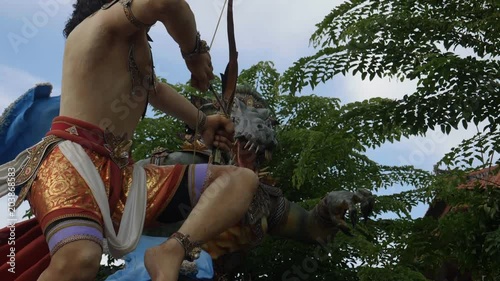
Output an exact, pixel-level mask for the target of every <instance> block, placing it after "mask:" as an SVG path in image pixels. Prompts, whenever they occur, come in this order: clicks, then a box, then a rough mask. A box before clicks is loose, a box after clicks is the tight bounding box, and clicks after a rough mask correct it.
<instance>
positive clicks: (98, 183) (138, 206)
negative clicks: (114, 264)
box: [59, 141, 147, 258]
mask: <svg viewBox="0 0 500 281" xmlns="http://www.w3.org/2000/svg"><path fill="white" fill-rule="evenodd" d="M59 149H60V150H61V152H62V153H63V155H64V156H65V157H66V158H67V159H68V160H69V162H70V163H71V164H72V165H73V166H74V167H75V169H76V170H77V171H78V173H80V175H81V176H82V178H83V179H84V180H85V182H86V183H87V185H88V186H89V187H90V190H91V191H92V194H93V195H94V198H95V200H96V201H97V205H99V209H100V210H101V214H102V217H103V220H104V231H105V237H106V239H107V244H108V247H109V252H110V253H111V255H112V256H113V257H115V258H121V257H123V256H124V255H125V254H127V253H129V252H131V251H133V250H134V249H135V248H136V246H137V244H138V243H139V239H140V236H141V234H142V230H143V227H144V220H145V217H146V200H147V194H146V172H145V171H144V167H143V166H141V165H140V164H135V165H134V172H133V176H132V186H131V187H130V191H129V194H128V198H127V202H126V204H125V210H124V213H123V216H122V219H121V222H120V227H119V229H118V235H117V234H116V232H115V229H114V228H113V222H112V221H111V214H110V210H109V203H108V197H107V195H106V190H105V187H104V183H103V181H102V179H101V176H100V175H99V173H98V172H97V169H96V168H95V166H94V164H93V162H92V160H91V159H90V157H89V156H88V155H87V153H86V152H85V150H84V149H83V148H82V146H81V145H79V144H77V143H74V142H71V141H63V142H62V143H60V144H59Z"/></svg>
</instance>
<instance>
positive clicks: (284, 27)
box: [0, 0, 473, 227]
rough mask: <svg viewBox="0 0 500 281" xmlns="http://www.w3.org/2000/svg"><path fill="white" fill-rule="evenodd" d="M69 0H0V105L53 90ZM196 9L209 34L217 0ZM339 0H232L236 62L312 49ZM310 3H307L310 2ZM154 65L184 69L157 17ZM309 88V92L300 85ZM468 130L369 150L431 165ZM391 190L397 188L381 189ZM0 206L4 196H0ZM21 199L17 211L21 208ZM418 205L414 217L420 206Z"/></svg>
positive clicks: (396, 92) (388, 92)
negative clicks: (43, 88)
mask: <svg viewBox="0 0 500 281" xmlns="http://www.w3.org/2000/svg"><path fill="white" fill-rule="evenodd" d="M73 2H74V0H22V1H20V0H0V6H1V7H2V9H1V10H0V112H2V111H3V109H4V108H5V107H7V106H8V105H9V104H10V103H11V102H12V101H14V100H15V99H16V98H17V97H19V96H20V95H22V94H23V93H24V92H25V91H26V90H28V89H29V88H31V87H33V86H34V85H35V84H36V83H39V82H50V83H52V84H53V86H54V91H53V95H59V94H60V84H61V69H62V54H63V50H64V38H63V36H62V29H63V27H64V23H65V21H66V20H67V18H68V17H69V15H70V13H71V11H72V7H71V5H72V3H73ZM188 2H189V3H190V5H191V8H192V10H193V12H194V14H195V16H196V19H197V24H198V29H199V30H200V32H201V34H202V37H203V38H205V39H206V40H207V41H209V42H210V40H211V38H212V35H213V33H214V29H215V26H216V22H217V18H218V16H219V13H220V10H221V8H222V3H223V2H224V0H208V1H194V0H192V1H188ZM340 2H341V1H338V0H336V1H332V0H315V1H314V2H310V3H308V5H306V4H305V2H304V1H298V0H276V1H266V0H252V1H250V0H246V1H245V0H234V13H235V33H236V40H237V47H238V51H239V65H240V69H244V68H247V67H249V66H251V65H253V64H255V63H257V62H259V61H264V60H271V61H273V62H274V63H275V64H276V67H277V68H278V70H279V71H281V72H282V71H284V70H286V69H287V68H288V67H289V66H291V65H292V63H293V62H294V61H296V60H297V59H299V58H300V57H303V56H306V55H309V54H312V53H313V52H314V49H313V48H312V47H310V46H309V42H308V39H309V37H310V35H311V34H312V32H313V31H314V30H315V24H316V23H318V22H320V21H321V20H322V19H323V17H324V16H325V15H326V14H327V13H328V12H329V11H330V10H331V9H332V8H333V7H335V6H336V5H338V4H339V3H340ZM312 3H314V5H313V4H312ZM151 36H152V37H153V40H154V43H153V44H152V45H153V53H154V58H155V64H156V71H157V74H158V75H159V76H162V77H165V78H167V80H168V81H169V82H171V83H176V82H181V83H183V82H185V81H187V80H188V79H189V72H188V71H187V70H186V67H185V65H184V63H183V60H182V58H181V56H180V55H179V49H178V47H177V46H176V44H175V42H173V40H171V39H170V37H169V36H168V34H167V33H166V31H165V29H164V28H163V27H162V26H161V25H160V24H157V25H156V26H155V27H153V29H152V31H151ZM211 55H212V59H213V65H214V68H215V72H216V73H220V72H223V71H224V68H225V65H226V63H227V60H228V51H227V39H226V24H225V20H224V18H223V21H222V23H221V25H220V28H219V31H218V33H217V36H216V39H215V42H214V44H213V47H212V52H211ZM414 89H415V83H414V82H404V83H401V82H396V81H390V80H388V79H375V80H373V81H371V82H369V81H362V80H361V78H360V77H359V76H355V77H352V76H347V77H343V76H339V77H336V78H334V79H333V81H330V82H328V83H327V84H324V85H321V86H320V87H318V88H317V89H315V91H314V93H315V94H317V95H322V96H331V97H338V98H340V99H341V100H342V102H344V103H346V102H352V101H360V100H364V99H368V98H371V97H388V98H399V97H402V96H403V95H405V94H411V93H412V92H413V91H414ZM305 93H312V92H305ZM472 134H473V131H472V130H469V131H463V130H462V131H457V132H452V134H450V135H448V136H444V135H442V134H441V133H439V132H430V133H429V134H428V135H427V137H425V138H411V139H404V140H402V141H401V142H399V143H396V144H385V145H383V146H382V147H380V148H378V149H375V150H370V151H369V152H368V154H369V156H371V157H372V158H373V159H374V160H376V161H378V162H379V163H381V164H387V165H414V166H415V167H417V168H421V169H426V170H432V165H433V164H434V163H436V162H437V161H438V160H439V159H441V157H443V156H444V154H445V153H446V152H448V151H449V150H450V148H451V147H452V146H454V145H456V144H458V143H459V142H460V141H461V140H462V139H464V138H465V137H467V136H470V135H472ZM394 192H398V190H397V188H391V189H389V190H385V191H382V192H381V193H382V194H390V193H394ZM0 206H6V198H2V199H0ZM26 208H27V204H24V205H23V208H22V209H21V210H19V211H18V217H21V216H22V214H24V210H25V209H26ZM426 209H427V207H426V206H424V205H421V206H419V207H418V208H415V209H414V210H413V212H412V215H413V216H414V217H420V216H422V215H423V214H424V213H425V210H426ZM6 219H7V213H6V211H4V208H2V209H0V227H2V226H4V225H6V224H7V223H6Z"/></svg>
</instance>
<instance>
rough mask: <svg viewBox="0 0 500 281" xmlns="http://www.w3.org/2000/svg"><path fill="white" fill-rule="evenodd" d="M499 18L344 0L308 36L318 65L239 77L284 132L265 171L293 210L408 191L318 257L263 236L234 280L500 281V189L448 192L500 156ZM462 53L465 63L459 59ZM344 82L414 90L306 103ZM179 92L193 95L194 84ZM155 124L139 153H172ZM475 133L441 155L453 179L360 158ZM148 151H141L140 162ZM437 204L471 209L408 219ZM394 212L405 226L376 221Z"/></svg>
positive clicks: (464, 10)
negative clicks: (325, 86) (364, 193)
mask: <svg viewBox="0 0 500 281" xmlns="http://www.w3.org/2000/svg"><path fill="white" fill-rule="evenodd" d="M498 17H499V4H498V3H497V2H496V1H458V0H455V1H453V0H451V1H388V0H385V1H361V0H359V1H350V2H345V3H343V4H342V5H340V6H338V7H336V8H335V9H333V11H332V12H331V13H330V14H328V15H327V16H326V17H325V19H324V20H323V21H322V22H321V23H319V24H318V29H317V31H316V32H315V33H314V34H313V36H312V38H311V41H312V43H313V46H314V47H316V48H318V49H319V50H318V52H317V54H315V55H313V56H310V57H305V58H302V59H300V60H299V61H297V62H296V63H295V64H294V65H293V66H292V67H291V68H290V69H289V70H288V71H286V72H285V73H284V74H280V73H278V72H277V71H276V70H275V69H274V67H273V65H272V63H270V62H260V63H258V64H256V65H254V66H252V67H250V68H249V69H247V70H243V71H242V72H241V75H240V78H239V83H240V84H249V85H252V86H254V87H256V88H257V89H258V90H259V91H260V92H261V94H262V95H264V96H265V97H266V98H267V99H268V100H269V101H270V102H269V103H270V105H271V106H272V108H273V109H274V111H275V112H276V115H277V118H278V120H279V121H280V123H281V126H280V127H279V131H278V141H279V147H278V148H277V151H276V152H275V154H274V157H273V161H272V163H271V164H270V166H271V168H270V170H271V171H272V172H273V176H274V177H275V178H277V179H278V181H279V184H280V186H281V187H282V188H283V190H284V192H285V194H286V196H287V197H288V198H289V199H291V200H292V201H296V202H299V203H300V204H302V205H303V206H304V207H306V208H310V207H311V206H313V205H314V204H315V203H316V202H317V201H318V200H319V199H320V198H321V197H322V196H323V195H324V194H325V193H326V192H327V191H331V190H340V189H347V190H352V189H354V188H360V187H365V188H368V189H370V190H373V191H377V190H379V189H383V188H387V187H389V186H393V185H407V186H413V187H414V188H413V189H411V190H410V191H403V192H399V193H396V194H393V195H390V196H379V197H378V198H377V206H376V210H375V212H376V215H377V218H372V219H371V220H369V221H368V222H366V223H364V224H360V225H358V226H357V228H355V229H354V230H353V233H354V237H348V236H346V235H344V234H338V235H337V236H336V237H335V240H334V241H327V242H329V243H324V244H322V245H320V246H318V245H304V244H300V243H298V242H293V241H287V240H282V239H276V238H270V239H267V240H266V241H265V242H264V244H263V245H261V246H260V247H258V248H256V249H254V250H253V251H251V252H250V256H249V258H248V261H247V263H246V264H245V265H246V268H244V269H243V270H242V272H243V273H250V274H252V276H253V279H259V280H341V281H342V280H345V281H347V280H349V281H350V280H353V281H354V280H356V281H357V280H360V281H371V280H373V281H378V280H401V281H409V280H412V281H416V280H425V277H424V274H423V273H432V272H433V271H434V270H435V269H438V268H439V266H440V265H441V264H442V263H443V262H445V261H449V260H450V258H453V260H454V262H456V263H457V264H458V265H459V267H460V268H462V269H464V270H467V271H469V272H471V273H472V274H473V276H474V277H475V278H478V280H481V278H482V277H483V276H484V277H485V278H486V279H485V280H494V279H493V278H495V276H498V275H499V267H498V260H500V259H499V253H500V230H499V225H500V224H499V223H500V210H499V207H498V203H497V202H498V201H499V199H500V192H499V191H498V189H496V188H493V187H494V186H491V185H490V188H486V189H477V190H474V191H465V190H460V191H457V190H456V187H457V185H459V184H460V183H462V182H463V181H464V176H465V175H466V174H467V173H468V172H470V171H471V170H473V167H475V166H478V165H477V161H479V160H480V161H479V162H480V163H479V164H480V165H479V167H484V166H487V165H491V163H492V161H493V160H492V159H493V156H494V153H495V152H497V153H498V152H499V150H500V144H499V140H500V138H499V124H498V122H499V121H498V112H500V111H499V109H500V108H499V107H500V94H499V92H498V91H499V90H498V89H499V87H498V86H499V79H498V78H499V76H498V69H499V62H498V60H497V57H498V55H499V54H498V52H499V50H500V48H499V38H498V36H499V32H498V31H499V30H498V29H499V25H498ZM461 48H465V49H467V50H468V51H469V52H471V53H473V54H472V55H468V56H464V55H459V54H458V53H456V52H455V50H457V49H461ZM347 73H352V74H353V75H356V74H359V75H361V77H362V78H363V79H373V78H374V77H375V76H378V77H380V78H393V79H394V78H397V79H402V80H405V79H408V80H417V81H418V87H417V89H416V91H415V93H413V94H411V95H407V96H405V97H404V98H403V99H400V100H387V99H382V98H375V99H371V100H366V101H362V102H355V103H351V104H345V105H343V104H341V102H340V101H339V100H338V99H335V98H326V97H319V96H316V95H312V94H310V92H306V93H303V92H305V91H306V87H307V86H312V88H313V89H314V87H315V86H317V85H318V84H319V83H323V82H326V81H327V80H329V79H331V78H332V77H334V76H335V75H338V74H344V75H346V74H347ZM176 87H179V90H180V91H181V92H182V93H185V94H188V93H192V90H191V89H190V88H189V87H188V86H185V85H176ZM307 91H309V90H307ZM299 93H300V94H299ZM161 118H163V117H161ZM161 118H157V119H158V120H156V121H154V120H149V121H146V122H143V123H142V124H141V126H140V127H139V129H140V132H138V133H137V134H136V135H135V138H136V140H135V143H136V144H137V143H141V144H143V143H144V144H145V143H146V142H151V141H152V143H154V146H156V145H158V144H162V145H164V146H168V145H171V147H174V146H175V145H177V144H178V143H173V142H169V143H163V142H162V141H165V140H167V139H168V140H172V139H174V138H175V137H176V136H175V135H174V134H175V133H177V132H181V131H182V130H180V131H175V128H179V129H182V125H181V124H178V123H174V121H173V120H171V119H168V118H165V119H161ZM148 122H149V123H148ZM155 122H157V123H155ZM148 124H149V125H148ZM152 124H154V125H152ZM175 124H176V125H175ZM471 124H474V125H476V126H477V127H478V130H479V132H478V134H477V136H475V137H474V138H472V139H469V140H465V141H464V142H463V143H462V144H461V145H460V146H458V147H457V148H455V149H453V150H452V151H450V153H449V154H448V155H446V157H444V158H443V160H442V161H441V162H440V163H439V164H441V165H444V166H447V168H448V169H449V171H448V173H445V174H442V175H439V176H435V175H433V174H431V172H428V171H421V170H417V169H414V168H413V167H407V166H403V167H387V166H383V165H380V164H378V163H376V162H374V161H373V160H372V159H369V158H368V157H367V156H366V155H365V153H364V152H365V150H366V148H377V147H378V146H380V145H381V144H383V143H384V142H386V141H391V142H393V141H399V139H400V138H401V137H410V136H416V135H420V136H425V134H426V133H428V132H429V130H435V129H440V130H442V131H443V132H444V133H447V134H449V133H450V132H451V131H452V130H456V129H458V128H459V127H460V126H462V127H464V128H467V127H468V126H470V125H471ZM174 126H177V127H174ZM158 128H169V129H168V130H161V131H160V130H158ZM151 136H154V137H151ZM155 141H156V143H155ZM154 146H153V147H146V146H145V145H141V146H139V145H138V146H136V147H135V150H134V156H135V158H136V159H138V158H143V157H144V156H146V152H147V151H151V150H152V149H153V148H154ZM471 159H472V160H471ZM475 161H476V162H475ZM436 196H438V197H439V198H441V199H443V200H445V201H446V202H448V203H449V204H452V205H466V206H468V211H467V212H457V213H451V214H450V215H448V216H446V217H445V218H443V219H441V220H435V219H433V218H430V217H426V218H421V219H412V218H411V216H410V214H409V213H410V211H411V208H412V207H413V206H415V205H416V204H418V203H420V202H424V203H425V202H427V203H428V202H430V201H431V200H433V198H435V197H436ZM389 211H391V212H395V213H397V214H398V215H399V218H397V219H392V220H388V219H383V218H380V216H378V215H380V214H382V213H384V212H389Z"/></svg>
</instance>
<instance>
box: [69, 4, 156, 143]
mask: <svg viewBox="0 0 500 281" xmlns="http://www.w3.org/2000/svg"><path fill="white" fill-rule="evenodd" d="M106 30H107V29H106V27H105V26H103V24H102V22H101V21H100V17H99V12H97V13H96V14H95V15H93V16H91V17H89V18H87V19H86V20H84V21H83V22H82V23H80V24H79V25H78V26H77V27H76V28H75V29H74V30H73V31H72V32H71V34H70V36H68V39H67V41H66V47H65V51H64V61H63V76H62V89H61V91H62V94H61V109H60V115H63V116H68V117H72V118H76V119H80V120H82V121H86V122H89V123H92V124H94V125H97V126H99V127H101V128H102V129H106V128H108V129H109V130H110V131H112V132H113V133H114V134H115V135H121V134H123V133H127V134H128V137H129V138H131V136H132V134H133V132H134V130H135V127H136V126H137V123H138V122H139V120H140V118H141V116H142V114H143V113H144V109H145V107H146V104H147V95H148V94H153V93H154V88H153V87H152V85H151V83H150V81H151V80H150V78H151V75H153V74H152V67H151V65H152V58H151V53H150V48H149V45H148V40H147V34H146V31H145V30H139V29H137V32H136V33H134V34H133V35H132V36H130V37H129V38H127V39H124V37H123V36H119V35H117V34H112V33H111V32H109V31H106ZM132 46H133V58H134V59H135V62H136V63H137V66H138V70H139V73H134V74H133V73H131V71H129V63H130V60H129V54H130V51H131V47H132ZM132 74H133V75H132ZM132 78H133V79H134V83H133V82H132ZM133 89H135V91H134V94H132V90H133Z"/></svg>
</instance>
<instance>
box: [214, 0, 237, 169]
mask: <svg viewBox="0 0 500 281" xmlns="http://www.w3.org/2000/svg"><path fill="white" fill-rule="evenodd" d="M222 9H223V10H224V7H223V8H222ZM227 37H228V41H229V62H228V64H227V66H226V70H225V71H224V74H221V80H222V99H220V98H219V95H218V94H217V93H216V92H215V90H214V89H213V87H212V86H210V91H211V92H212V94H213V95H214V96H215V98H216V99H217V102H218V103H219V106H220V108H221V110H222V112H223V113H224V115H225V116H226V117H229V116H230V114H231V109H232V107H233V100H234V96H235V94H236V84H237V81H238V51H237V50H236V39H235V37H234V19H233V0H228V5H227ZM213 152H214V157H213V162H215V163H219V164H220V163H221V152H220V150H219V149H214V151H213Z"/></svg>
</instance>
